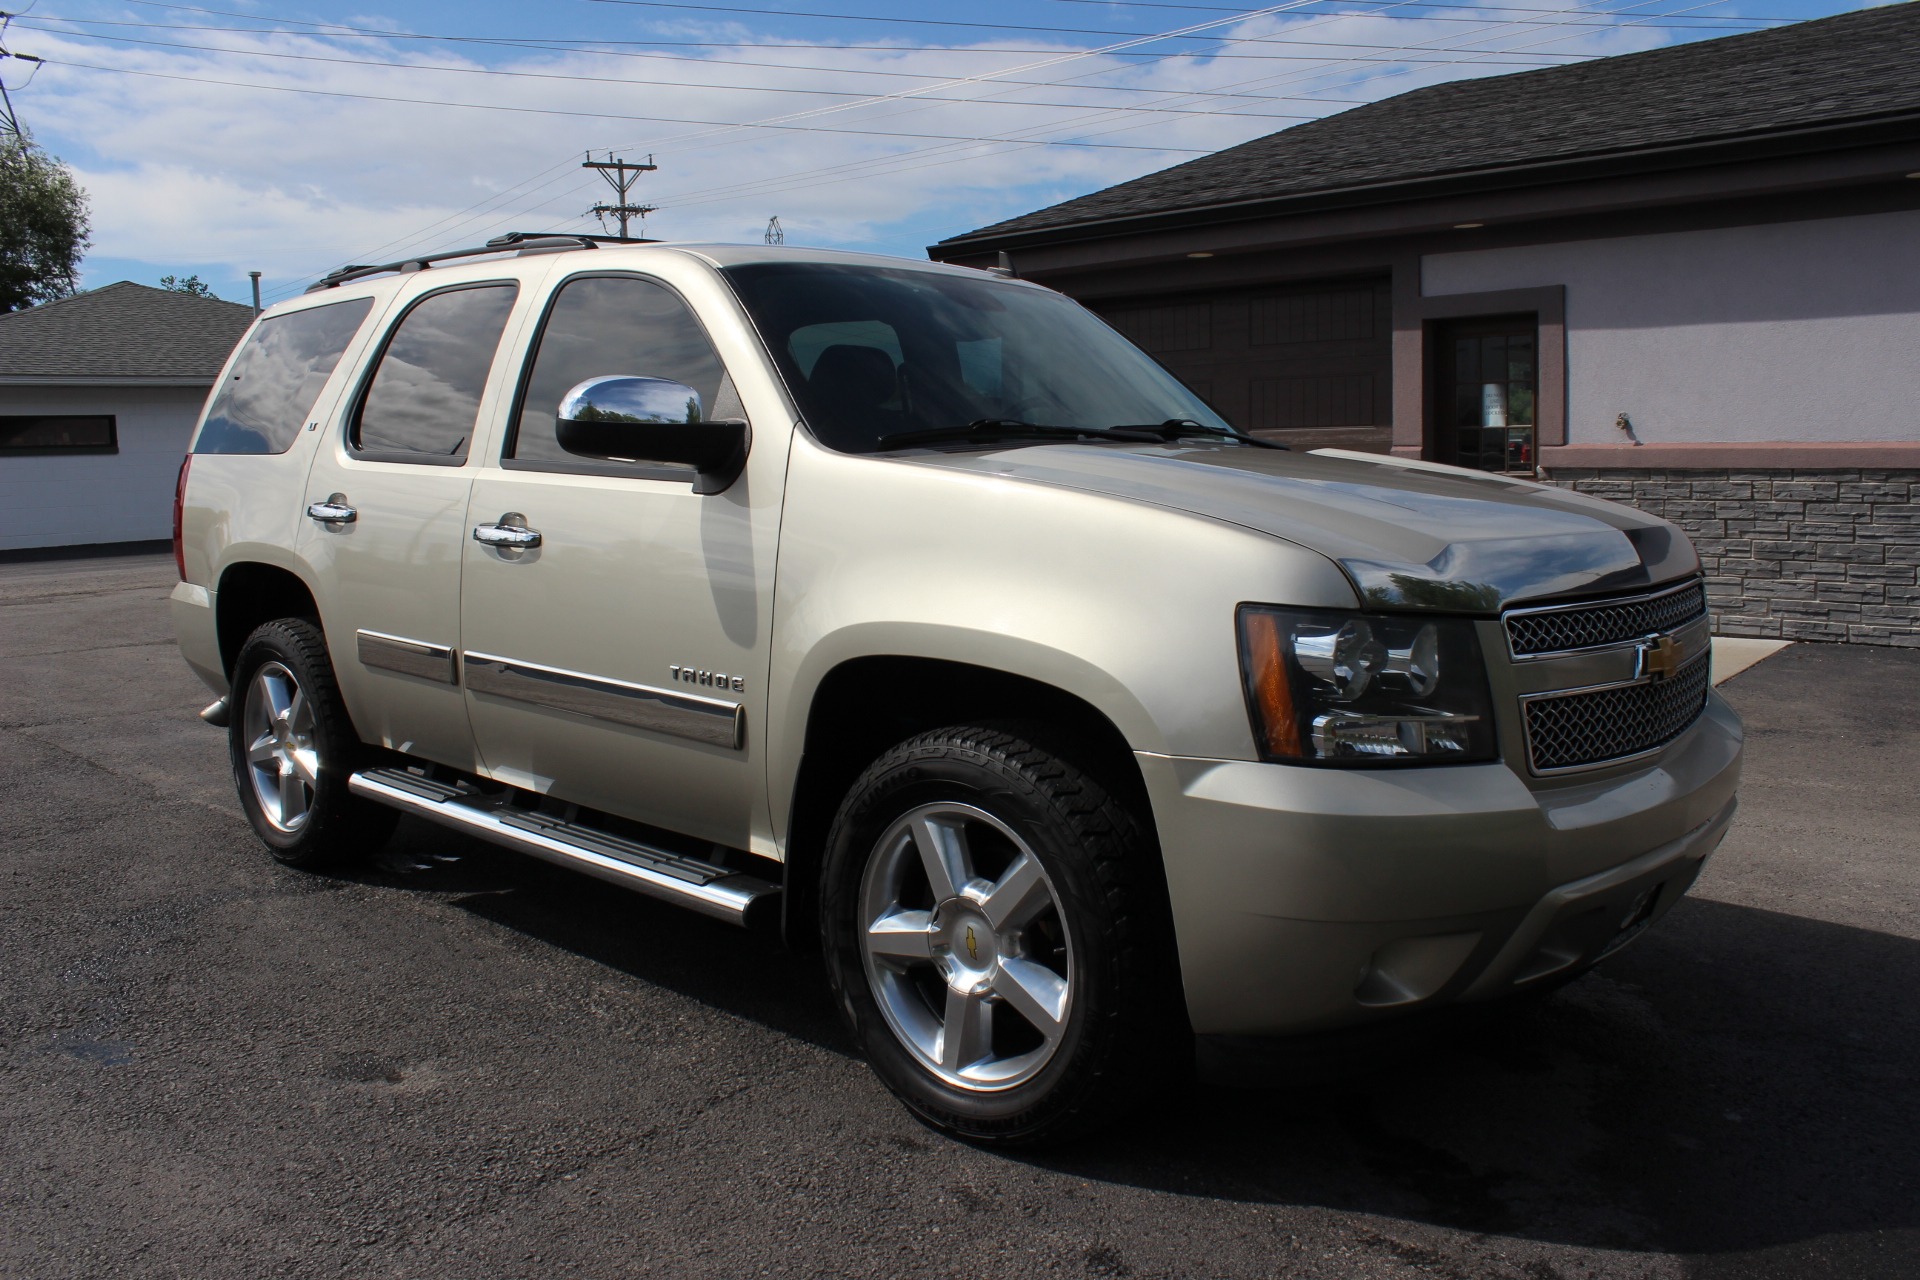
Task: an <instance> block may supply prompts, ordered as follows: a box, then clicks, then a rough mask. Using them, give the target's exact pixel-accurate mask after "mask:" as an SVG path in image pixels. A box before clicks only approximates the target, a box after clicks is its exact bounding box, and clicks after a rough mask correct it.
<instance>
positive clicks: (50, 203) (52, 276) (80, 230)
mask: <svg viewBox="0 0 1920 1280" xmlns="http://www.w3.org/2000/svg"><path fill="white" fill-rule="evenodd" d="M87 232H88V218H87V193H86V192H85V191H83V190H81V189H80V184H79V183H77V182H75V181H74V180H73V174H72V173H71V172H69V171H68V169H67V166H66V165H64V164H62V163H60V161H59V159H58V158H57V157H54V156H50V155H48V154H47V153H46V152H45V151H42V150H41V149H40V148H39V147H37V146H35V145H34V144H33V143H31V142H29V141H27V140H25V139H23V138H6V139H0V312H6V311H18V310H20V309H21V308H23V307H30V306H33V305H34V304H35V303H37V302H51V301H53V300H54V299H55V298H65V297H67V296H69V295H71V294H73V293H76V292H78V291H79V288H80V257H81V255H82V254H83V253H84V252H85V251H86V248H87V242H88V238H89V237H88V234H87Z"/></svg>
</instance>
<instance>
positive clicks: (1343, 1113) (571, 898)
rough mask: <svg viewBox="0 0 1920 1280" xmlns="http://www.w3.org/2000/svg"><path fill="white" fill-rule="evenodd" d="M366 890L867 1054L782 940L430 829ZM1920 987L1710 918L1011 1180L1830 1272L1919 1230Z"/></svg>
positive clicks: (1743, 914) (1786, 928) (822, 985)
mask: <svg viewBox="0 0 1920 1280" xmlns="http://www.w3.org/2000/svg"><path fill="white" fill-rule="evenodd" d="M352 878H353V879H355V880H357V881H360V882H363V883H378V884H387V885H393V886H399V887H408V888H412V889H415V890H418V891H422V892H431V893H435V894H439V895H444V896H445V897H446V899H447V900H448V901H450V902H452V903H453V904H454V905H456V906H458V907H459V908H461V909H462V910H466V911H470V912H473V913H474V914H476V915H478V916H481V917H483V918H485V919H487V920H490V921H492V922H494V923H496V924H499V925H501V926H503V927H505V928H509V929H513V930H515V931H517V932H519V933H521V934H523V935H526V936H528V937H532V938H537V939H539V940H541V941H543V942H545V943H547V944H549V945H551V946H555V947H559V948H563V949H565V950H567V951H569V952H571V953H573V954H575V955H578V956H581V957H583V958H585V959H587V960H590V961H592V962H594V963H596V964H601V965H605V966H607V967H608V968H611V969H614V970H618V971H619V972H621V973H624V974H627V975H629V976H630V977H632V978H634V979H636V980H638V981H641V982H645V983H649V984H653V985H657V986H659V987H662V988H665V989H668V990H671V991H674V992H676V993H678V994H680V995H683V996H685V997H687V998H689V999H693V1000H696V1001H698V1002H700V1003H702V1004H704V1005H707V1006H709V1007H711V1008H715V1009H718V1010H722V1011H724V1012H726V1013H727V1014H729V1015H732V1016H735V1017H739V1018H743V1019H747V1020H750V1021H752V1022H755V1023H757V1024H759V1025H762V1026H764V1027H766V1028H768V1029H770V1030H772V1031H774V1032H777V1033H778V1034H781V1035H784V1036H790V1037H793V1038H794V1039H796V1040H799V1041H803V1042H805V1043H807V1044H810V1045H814V1046H818V1047H820V1048H824V1049H826V1050H828V1051H830V1052H832V1053H835V1054H837V1055H841V1056H844V1057H847V1058H850V1059H851V1058H853V1057H854V1056H855V1055H854V1054H853V1051H852V1048H851V1042H850V1040H849V1038H848V1037H847V1036H846V1035H845V1034H844V1032H843V1031H842V1029H841V1027H840V1024H839V1022H838V1019H837V1017H836V1015H835V1013H834V1010H833V1008H832V1006H831V1003H830V1000H829V998H828V995H827V991H826V982H825V978H824V975H823V974H822V973H821V970H820V966H819V963H818V961H817V960H816V959H815V958H813V957H811V956H801V955H796V954H794V953H792V952H789V951H787V950H786V949H784V948H783V947H782V946H781V945H780V944H779V942H778V941H777V940H775V939H772V938H762V937H755V936H751V935H745V934H742V933H741V932H739V931H738V930H735V929H732V928H730V927H728V926H726V925H723V924H719V923H717V922H713V921H709V920H705V919H703V918H701V917H698V916H695V915H692V914H691V913H688V912H685V911H683V910H680V909H678V908H675V907H670V906H666V905H664V904H660V903H655V902H651V901H649V900H647V899H644V898H640V897H638V896H636V895H633V894H629V893H626V892H623V891H620V890H617V889H614V888H611V887H608V886H603V885H601V884H599V883H598V882H596V881H593V880H590V879H587V878H584V877H581V876H579V875H576V874H573V873H570V872H567V871H564V870H561V869H558V868H552V867H548V866H546V865H545V864H542V863H539V862H536V861H533V860H531V859H526V858H522V857H519V856H516V855H512V854H506V853H502V852H499V851H496V850H494V849H492V848H490V847H489V846H486V845H484V844H481V843H479V842H476V841H472V840H468V839H466V838H464V837H458V836H452V835H449V834H448V833H445V832H441V831H438V830H436V829H434V828H429V827H425V826H419V827H417V828H416V827H414V825H413V824H407V825H405V826H403V827H402V830H401V833H400V835H399V837H398V838H397V839H396V841H395V842H394V845H393V847H392V848H391V849H390V850H389V851H388V852H387V853H386V854H385V855H384V856H383V858H382V859H381V861H380V864H379V865H378V866H377V867H376V868H374V869H373V870H371V871H368V872H365V873H362V874H360V875H356V876H354V877H352ZM1915 990H1920V942H1914V941H1911V940H1908V939H1904V938H1900V937H1895V936H1892V935H1889V934H1883V933H1876V932H1872V931H1869V930H1863V929H1855V928H1849V927H1845V926H1840V925H1833V924H1827V923H1822V922H1819V921H1814V920H1808V919H1804V918H1801V917H1796V916H1791V915H1785V914H1781V913H1777V912H1771V911H1764V910H1758V909H1755V908H1750V907H1744V906H1736V905H1731V904H1727V903H1720V902H1714V901H1710V900H1706V899H1700V898H1691V899H1687V900H1685V901H1683V902H1682V903H1681V904H1680V905H1679V906H1678V907H1676V908H1675V910H1674V911H1673V913H1672V914H1671V915H1670V916H1669V917H1668V918H1667V919H1666V921H1665V922H1664V923H1663V925H1662V927H1661V928H1660V929H1659V930H1656V931H1654V932H1653V933H1651V934H1649V935H1648V936H1647V937H1646V938H1644V939H1642V940H1641V941H1640V942H1638V943H1636V944H1635V946H1634V947H1632V948H1630V949H1629V950H1628V951H1626V952H1624V953H1622V954H1621V955H1620V956H1617V957H1615V958H1614V959H1613V960H1612V961H1610V962H1609V963H1608V964H1607V965H1606V966H1605V967H1604V968H1603V969H1602V970H1601V971H1599V972H1596V973H1593V974H1589V975H1587V976H1586V977H1584V978H1582V979H1580V980H1579V981H1578V982H1575V983H1574V984H1572V985H1571V986H1570V987H1568V988H1566V989H1565V990H1563V991H1561V992H1560V993H1558V994H1557V995H1555V996H1554V997H1552V998H1551V999H1550V1000H1547V1001H1544V1002H1541V1003H1538V1004H1530V1005H1525V1006H1521V1007H1518V1008H1513V1009H1501V1010H1496V1011H1493V1013H1492V1014H1491V1015H1487V1016H1469V1017H1465V1018H1460V1019H1448V1020H1444V1021H1442V1022H1440V1023H1439V1024H1438V1025H1431V1024H1430V1025H1427V1026H1424V1027H1421V1028H1419V1029H1417V1030H1410V1031H1409V1032H1408V1033H1407V1034H1405V1035H1402V1036H1396V1035H1389V1036H1386V1037H1384V1038H1383V1039H1381V1040H1380V1041H1378V1042H1374V1043H1372V1044H1371V1045H1370V1047H1369V1048H1367V1049H1365V1050H1362V1051H1354V1050H1346V1051H1342V1052H1337V1053H1334V1054H1331V1055H1318V1054H1317V1055H1315V1058H1314V1061H1313V1062H1312V1064H1311V1065H1307V1066H1301V1067H1295V1068H1292V1069H1281V1070H1278V1071H1276V1073H1275V1076H1274V1079H1273V1084H1274V1086H1275V1087H1272V1088H1264V1089H1239V1088H1236V1089H1226V1088H1219V1087H1206V1086H1200V1087H1193V1088H1189V1089H1187V1090H1184V1091H1181V1092H1179V1093H1177V1094H1175V1095H1174V1096H1172V1097H1170V1098H1169V1099H1167V1100H1166V1101H1165V1102H1164V1103H1163V1104H1162V1105H1161V1106H1159V1107H1158V1108H1156V1109H1155V1110H1153V1111H1152V1112H1150V1113H1149V1114H1146V1115H1143V1116H1141V1117H1138V1118H1137V1119H1136V1120H1135V1121H1134V1122H1132V1123H1130V1124H1128V1125H1127V1127H1126V1128H1125V1129H1123V1130H1118V1131H1115V1132H1111V1133H1105V1134H1098V1135H1095V1136H1094V1137H1093V1138H1091V1139H1089V1140H1087V1141H1085V1142H1083V1143H1081V1144H1079V1145H1077V1146H1073V1147H1070V1148H1067V1149H1065V1150H1062V1151H1059V1152H1051V1153H1013V1154H1009V1155H1005V1156H1003V1157H1000V1158H1004V1159H1008V1160H1010V1161H1016V1162H1019V1163H1022V1164H1027V1165H1031V1166H1035V1167H1038V1168H1042V1169H1049V1170H1052V1171H1054V1172H1056V1173H1058V1174H1061V1175H1065V1176H1068V1177H1071V1178H1074V1179H1078V1180H1091V1181H1099V1182H1106V1183H1112V1184H1115V1185H1124V1186H1132V1187H1139V1188H1144V1189H1149V1190H1155V1191H1160V1192H1167V1193H1173V1194H1178V1195H1182V1196H1190V1197H1199V1198H1205V1199H1218V1200H1228V1201H1239V1202H1248V1203H1269V1204H1276V1205H1281V1204H1284V1205H1293V1206H1320V1207H1325V1208H1329V1209H1336V1210H1340V1211H1346V1212H1362V1213H1368V1214H1375V1215H1379V1216H1382V1217H1387V1218H1396V1219H1402V1220H1407V1221H1415V1222H1424V1223H1430V1224H1434V1225H1437V1226H1444V1227H1448V1228H1452V1229H1456V1230H1464V1231H1470V1232H1474V1233H1477V1234H1488V1235H1496V1236H1497V1235H1506V1236H1514V1237H1520V1238H1526V1239H1534V1240H1543V1241H1551V1242H1555V1243H1562V1244H1570V1245H1578V1246H1583V1247H1592V1248H1602V1249H1633V1250H1650V1249H1658V1250H1662V1251H1673V1252H1681V1253H1688V1254H1696V1255H1705V1257H1706V1259H1707V1260H1709V1261H1710V1260H1712V1259H1715V1258H1718V1259H1719V1260H1720V1261H1721V1262H1724V1263H1727V1264H1729V1265H1732V1264H1733V1257H1732V1255H1738V1254H1741V1253H1744V1252H1747V1251H1752V1250H1777V1249H1778V1248H1780V1247H1781V1246H1792V1245H1801V1246H1804V1247H1806V1248H1809V1249H1811V1248H1814V1247H1815V1245H1814V1242H1816V1241H1818V1242H1820V1244H1819V1246H1818V1247H1819V1249H1820V1254H1819V1257H1820V1258H1821V1259H1822V1260H1824V1261H1825V1262H1827V1263H1831V1262H1832V1260H1833V1258H1834V1257H1835V1250H1836V1249H1840V1250H1841V1251H1842V1252H1843V1253H1844V1249H1845V1247H1846V1242H1845V1241H1844V1240H1841V1241H1840V1242H1839V1243H1837V1244H1836V1242H1835V1239H1834V1238H1835V1237H1845V1236H1847V1235H1848V1234H1849V1233H1862V1232H1867V1231H1884V1230H1889V1229H1891V1230H1898V1229H1901V1228H1914V1227H1920V1198H1916V1197H1915V1195H1914V1188H1915V1187H1920V1070H1916V1068H1915V1065H1914V1064H1915V1063H1916V1062H1920V1010H1916V1006H1915V1004H1914V1002H1913V1001H1912V999H1911V993H1912V992H1913V991H1915ZM849 1067H850V1068H851V1069H858V1068H857V1064H855V1063H852V1062H850V1063H849ZM910 1123H911V1122H910V1121H908V1120H907V1119H906V1117H905V1114H904V1112H903V1113H902V1115H901V1124H902V1125H908V1124H910ZM1859 1243H1860V1247H1862V1248H1864V1247H1866V1245H1865V1242H1864V1241H1862V1242H1859ZM1843 1270H1844V1268H1843ZM1872 1270H1874V1268H1873V1267H1872V1266H1871V1265H1867V1262H1866V1260H1865V1259H1864V1258H1863V1259H1862V1265H1861V1266H1859V1267H1857V1268H1854V1269H1852V1271H1851V1273H1855V1274H1865V1273H1867V1272H1870V1271H1872ZM1735 1273H1736V1274H1737V1271H1736V1272H1735Z"/></svg>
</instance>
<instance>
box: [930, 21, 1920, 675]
mask: <svg viewBox="0 0 1920 1280" xmlns="http://www.w3.org/2000/svg"><path fill="white" fill-rule="evenodd" d="M928 252H929V253H930V254H931V255H932V256H933V257H935V258H938V259H941V260H944V261H948V262H959V263H966V264H970V265H975V266H991V265H993V264H994V263H995V262H996V261H997V259H998V255H1000V254H1002V253H1005V254H1007V255H1008V256H1009V258H1010V260H1011V262H1012V264H1013V266H1014V267H1015V269H1016V270H1017V271H1018V272H1019V274H1021V275H1022V276H1025V277H1028V278H1031V279H1034V280H1038V281H1041V282H1043V283H1045V284H1048V285H1051V286H1053V287H1055V288H1057V289H1061V290H1063V291H1065V292H1066V293H1069V294H1071V295H1073V296H1074V297H1076V298H1078V299H1080V300H1081V301H1083V302H1085V303H1086V304H1087V305H1089V306H1091V307H1093V308H1094V309H1095V310H1097V311H1099V312H1101V313H1102V314H1104V315H1105V316H1107V318H1108V319H1109V320H1110V321H1111V322H1112V323H1113V324H1114V325H1115V326H1116V327H1118V328H1119V329H1121V330H1122V331H1123V332H1125V333H1126V334H1128V335H1129V336H1130V337H1132V338H1133V339H1134V340H1135V341H1136V342H1138V343H1140V344H1141V345H1142V346H1144V347H1146V349H1147V350H1149V351H1151V352H1153V353H1154V354H1155V355H1157V356H1158V357H1159V358H1160V359H1161V360H1162V361H1163V362H1164V363H1165V364H1167V366H1168V367H1169V368H1171V369H1172V370H1173V371H1174V372H1175V373H1177V374H1179V375H1180V376H1181V377H1183V378H1185V379H1186V380H1187V381H1188V382H1189V383H1190V384H1192V385H1193V386H1194V387H1195V389H1197V390H1199V391H1200V392H1201V393H1202V394H1203V395H1206V396H1208V397H1209V398H1210V399H1211V400H1212V401H1213V403H1214V404H1216V405H1217V406H1218V407H1219V408H1220V409H1221V410H1222V411H1223V412H1224V413H1225V414H1226V415H1227V416H1228V417H1229V418H1230V419H1231V420H1233V421H1235V422H1237V423H1239V424H1240V425H1242V426H1246V427H1250V428H1253V429H1255V430H1261V431H1264V432H1273V433H1276V434H1278V435H1279V436H1280V438H1291V439H1293V440H1294V441H1295V443H1296V447H1302V446H1304V447H1309V448H1311V447H1320V446H1325V445H1337V446H1342V447H1346V448H1357V449H1369V450H1376V451H1383V452H1384V451H1387V450H1391V451H1392V452H1394V453H1396V454H1400V455H1403V456H1408V457H1420V458H1428V459H1434V460H1438V461H1441V462H1449V463H1457V464H1460V465H1464V466H1470V467H1480V468H1485V469H1489V470H1495V471H1507V472H1514V473H1518V474H1523V475H1536V474H1537V475H1539V476H1542V477H1544V478H1547V479H1550V480H1553V481H1555V482H1557V483H1563V484H1569V485H1572V486H1574V487H1575V488H1578V489H1581V490H1583V491H1587V492H1592V493H1596V494H1601V495H1603V496H1606V497H1610V498H1619V499H1622V500H1625V501H1630V502H1634V503H1636V504H1638V505H1640V506H1643V507H1645V508H1647V509H1649V510H1652V511H1655V512H1658V513H1660V514H1663V515H1665V516H1667V517H1669V518H1671V519H1674V520H1676V521H1678V522H1680V523H1681V524H1683V525H1685V526H1686V527H1687V528H1688V529H1689V531H1690V532H1691V533H1692V534H1693V535H1694V538H1695V542H1696V544H1697V545H1698V547H1699V549H1700V552H1701V556H1702V559H1703V561H1704V562H1705V564H1706V567H1707V573H1708V581H1709V587H1710V592H1711V597H1712V600H1713V606H1714V612H1715V614H1716V623H1717V625H1718V628H1719V630H1720V631H1721V633H1722V634H1732V635H1767V636H1785V637H1788V638H1803V639H1833V640H1848V639H1851V640H1857V641H1866V642H1872V643H1891V644H1908V645H1920V588H1916V584H1915V566H1916V563H1917V562H1920V515H1917V514H1916V509H1917V508H1916V503H1917V502H1920V4H1913V3H1908V4H1897V5H1889V6H1886V7H1883V8H1876V9H1867V10H1863V11H1860V12H1856V13H1849V14H1843V15H1841V16H1839V17H1834V18H1826V19H1822V20H1819V21H1815V22H1805V23H1799V24H1796V25H1793V26H1787V27H1780V28H1777V29H1774V30H1769V31H1763V32H1756V33H1753V34H1748V35H1737V36H1728V37H1724V38H1720V39H1714V40H1703V41H1699V42H1696V43H1692V44H1685V45H1678V46H1674V47H1670V48H1665V49H1657V50H1652V51H1650V52H1646V53H1635V54H1626V55H1622V56H1619V57H1612V58H1605V59H1598V60H1595V61H1592V62H1586V63H1582V64H1579V65H1573V66H1565V67H1554V68H1551V69H1548V70H1543V71H1530V72H1524V73H1518V74H1512V75H1503V76H1497V77H1489V78H1485V79H1476V80H1463V81H1456V82H1453V83H1450V84H1442V85H1436V86H1433V87H1431V88H1425V89H1417V90H1414V91H1412V92H1410V93H1405V94H1402V95H1400V96H1398V97H1395V98H1389V99H1387V100H1385V101H1382V102H1378V103H1374V104H1371V105H1369V106H1364V107H1357V108H1355V109H1353V110H1351V111H1347V112H1343V113H1341V114H1339V115H1336V116H1331V117H1328V118H1326V119H1324V120H1318V121H1314V122H1312V123H1310V124H1303V125H1299V126H1297V127H1295V128H1291V129H1286V130H1283V131H1282V132H1280V133H1276V134H1272V135H1270V136H1268V137H1265V138H1260V139H1258V140H1256V141H1253V142H1249V143H1246V144H1244V145H1242V146H1238V147H1234V148H1231V149H1229V150H1226V151H1222V152H1219V153H1218V154H1215V155H1212V156H1207V157H1205V158H1202V159H1199V160H1195V161H1192V162H1190V163H1187V164H1183V165H1179V166H1177V167H1175V168H1172V169H1168V170H1165V171H1163V172H1160V173H1155V174H1150V175H1148V176H1147V177H1144V178H1139V179H1137V180H1135V181H1132V182H1126V183H1122V184H1120V185H1119V186H1116V187H1111V188H1108V189H1107V190H1105V191H1098V192H1095V193H1093V194H1091V195H1087V196H1082V197H1080V198H1079V199H1076V200H1069V201H1067V202H1065V203H1064V204H1059V205H1055V206H1053V207H1052V208H1048V209H1042V210H1040V211H1038V212H1036V213H1030V214H1027V215H1025V216H1023V217H1019V218H1014V219H1012V220H1010V221H1007V222H1002V223H999V224H996V225H994V226H990V227H986V228H983V229H982V230H979V231H974V232H970V233H968V234H966V235H962V236H956V237H954V238H953V239H950V240H946V241H943V242H941V243H940V244H937V245H934V246H932V248H931V249H929V251H928Z"/></svg>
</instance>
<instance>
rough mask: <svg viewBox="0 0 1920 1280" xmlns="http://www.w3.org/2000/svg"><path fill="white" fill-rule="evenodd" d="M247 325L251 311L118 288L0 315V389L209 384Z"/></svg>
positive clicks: (124, 284)
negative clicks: (161, 381)
mask: <svg viewBox="0 0 1920 1280" xmlns="http://www.w3.org/2000/svg"><path fill="white" fill-rule="evenodd" d="M252 322H253V308H252V307H244V306H241V305H240V304H239V303H236V302H225V301H222V300H221V299H219V298H200V297H195V296H194V295H193V294H190V293H176V292H174V291H172V290H170V289H152V288H149V287H147V286H146V285H143V284H134V283H133V282H132V281H129V280H122V281H121V282H120V283H118V284H110V285H104V286H102V287H101V288H98V289H90V290H88V291H87V292H85V293H79V294H75V295H74V296H73V297H71V298H62V299H60V300H59V301H58V302H49V303H45V304H44V305H42V306H38V307H29V308H28V309H27V310H25V311H14V312H9V313H8V314H6V315H0V381H4V380H6V379H8V378H35V379H42V378H71V379H73V380H74V381H75V382H103V381H113V380H116V379H121V378H125V379H130V380H131V379H143V378H166V379H175V378H194V379H199V380H202V381H205V382H208V383H211V382H212V381H213V380H214V379H215V378H217V377H218V376H219V375H220V366H221V365H222V364H223V363H225V362H226V359H227V356H228V354H229V353H231V352H232V350H233V346H234V344H235V343H236V342H238V341H240V335H242V334H243V333H245V332H246V331H247V326H248V325H249V324H251V323H252Z"/></svg>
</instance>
